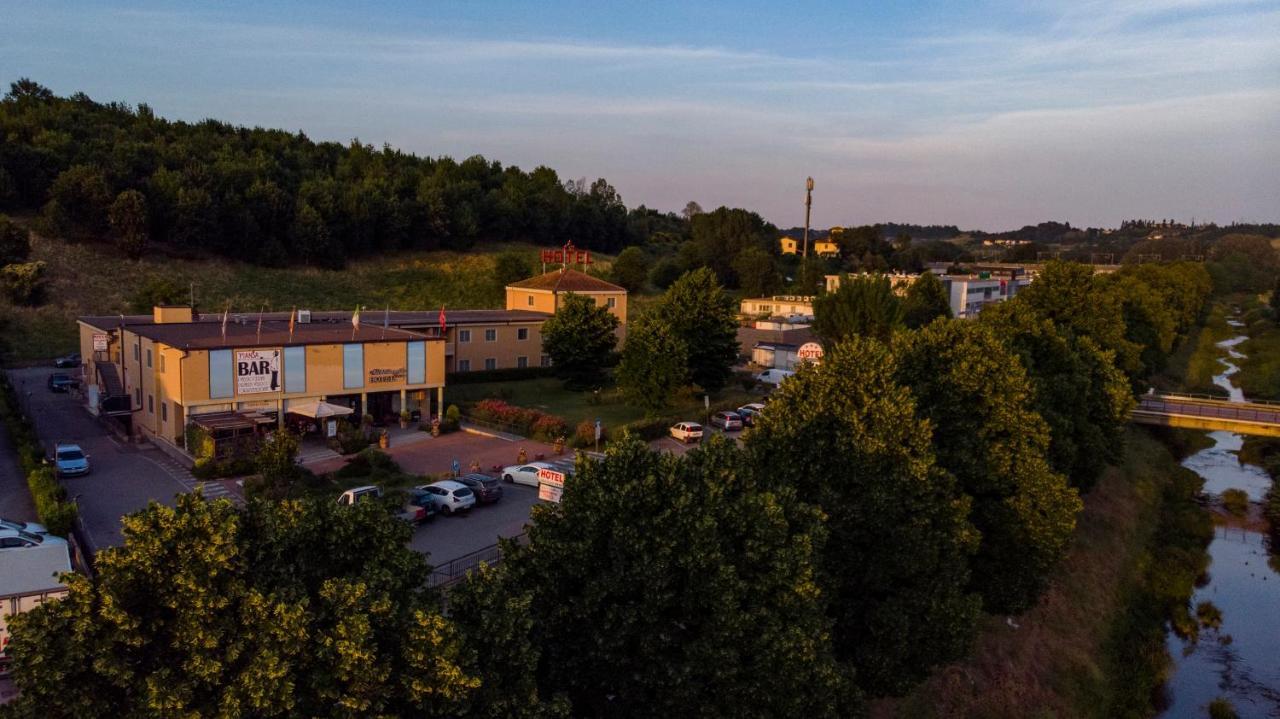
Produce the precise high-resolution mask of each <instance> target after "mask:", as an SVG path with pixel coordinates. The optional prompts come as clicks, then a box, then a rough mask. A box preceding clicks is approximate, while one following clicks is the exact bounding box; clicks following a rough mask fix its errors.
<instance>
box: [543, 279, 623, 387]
mask: <svg viewBox="0 0 1280 719" xmlns="http://www.w3.org/2000/svg"><path fill="white" fill-rule="evenodd" d="M617 328H618V318H617V317H614V316H613V314H612V313H610V312H609V309H608V308H607V307H604V306H603V305H601V306H596V303H595V301H594V300H592V299H591V298H590V297H586V296H584V295H576V294H573V293H569V294H567V295H565V296H564V299H563V300H561V302H560V307H559V309H557V310H556V313H555V314H553V315H551V316H550V317H549V318H547V321H546V322H544V323H543V325H542V349H543V351H545V352H546V353H547V355H548V356H550V357H551V367H552V369H553V371H554V372H555V374H556V376H557V377H560V378H561V379H563V380H564V381H565V384H566V385H567V386H569V387H576V388H585V387H591V386H594V385H596V384H598V383H599V382H600V380H601V378H602V377H603V374H604V368H605V367H607V366H608V365H609V364H610V363H611V362H612V361H613V349H614V347H615V346H616V345H617V344H618V335H617V334H616V333H615V330H617Z"/></svg>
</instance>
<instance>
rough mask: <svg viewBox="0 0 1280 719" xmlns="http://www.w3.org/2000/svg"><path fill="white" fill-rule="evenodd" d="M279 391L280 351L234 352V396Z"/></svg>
mask: <svg viewBox="0 0 1280 719" xmlns="http://www.w3.org/2000/svg"><path fill="white" fill-rule="evenodd" d="M279 391H280V350H240V351H238V352H236V394H259V393H261V392H279Z"/></svg>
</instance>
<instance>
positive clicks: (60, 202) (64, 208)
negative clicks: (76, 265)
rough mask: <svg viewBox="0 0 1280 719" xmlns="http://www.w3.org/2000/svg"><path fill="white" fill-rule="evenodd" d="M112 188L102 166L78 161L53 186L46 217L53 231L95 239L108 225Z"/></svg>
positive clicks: (46, 208) (46, 206)
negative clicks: (78, 162) (82, 163)
mask: <svg viewBox="0 0 1280 719" xmlns="http://www.w3.org/2000/svg"><path fill="white" fill-rule="evenodd" d="M111 198H112V195H111V191H110V189H109V188H108V187H107V180H106V177H105V176H104V175H103V173H102V170H101V169H99V168H97V167H93V166H90V165H75V166H73V167H70V168H68V169H67V170H66V171H65V172H63V173H61V174H59V175H58V179H56V180H54V182H53V186H52V187H50V188H49V202H48V203H47V204H46V205H45V207H44V220H45V222H46V223H47V224H48V226H49V229H50V230H51V231H53V232H56V233H59V234H63V235H67V236H70V237H73V238H76V239H94V238H96V237H98V236H99V235H101V234H102V233H103V232H104V231H105V230H106V229H107V209H108V207H109V206H110V204H111Z"/></svg>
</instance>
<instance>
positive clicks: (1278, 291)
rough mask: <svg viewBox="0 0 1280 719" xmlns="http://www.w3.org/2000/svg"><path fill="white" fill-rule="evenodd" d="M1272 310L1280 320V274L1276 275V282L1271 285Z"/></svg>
mask: <svg viewBox="0 0 1280 719" xmlns="http://www.w3.org/2000/svg"><path fill="white" fill-rule="evenodd" d="M1271 311H1272V312H1274V313H1275V316H1276V319H1277V320H1280V275H1276V281H1275V284H1273V285H1272V286H1271Z"/></svg>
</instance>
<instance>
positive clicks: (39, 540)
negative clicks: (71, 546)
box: [0, 529, 67, 549]
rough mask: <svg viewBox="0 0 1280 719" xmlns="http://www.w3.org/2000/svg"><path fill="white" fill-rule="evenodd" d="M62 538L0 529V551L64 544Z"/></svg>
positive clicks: (65, 541)
mask: <svg viewBox="0 0 1280 719" xmlns="http://www.w3.org/2000/svg"><path fill="white" fill-rule="evenodd" d="M66 543H67V540H65V539H63V538H62V537H52V536H50V535H48V534H32V533H31V532H25V531H23V530H21V529H0V549H27V548H29V547H39V546H40V545H42V544H66Z"/></svg>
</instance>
